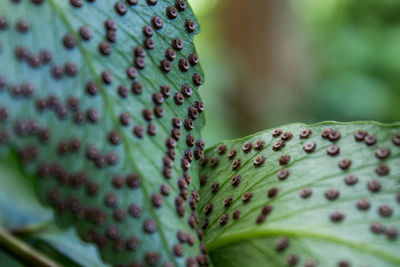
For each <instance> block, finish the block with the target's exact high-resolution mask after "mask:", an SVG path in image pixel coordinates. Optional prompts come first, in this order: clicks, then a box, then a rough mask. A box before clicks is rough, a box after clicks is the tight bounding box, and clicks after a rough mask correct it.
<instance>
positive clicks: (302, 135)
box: [299, 129, 312, 139]
mask: <svg viewBox="0 0 400 267" xmlns="http://www.w3.org/2000/svg"><path fill="white" fill-rule="evenodd" d="M311 134H312V131H311V130H310V129H303V130H301V131H300V134H299V136H300V138H301V139H305V138H308V137H310V135H311Z"/></svg>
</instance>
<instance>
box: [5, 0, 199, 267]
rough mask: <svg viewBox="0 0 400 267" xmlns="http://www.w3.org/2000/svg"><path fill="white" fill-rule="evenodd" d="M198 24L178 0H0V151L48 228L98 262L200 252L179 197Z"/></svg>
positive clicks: (192, 167) (188, 166)
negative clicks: (26, 179) (32, 194)
mask: <svg viewBox="0 0 400 267" xmlns="http://www.w3.org/2000/svg"><path fill="white" fill-rule="evenodd" d="M198 31H199V26H198V23H197V20H196V18H194V16H193V13H192V11H191V9H190V7H189V6H188V5H187V4H186V2H185V1H177V2H176V3H175V1H172V0H168V1H156V0H154V1H152V0H148V1H137V3H136V1H124V2H122V1H81V0H71V1H56V0H32V1H8V0H7V1H1V3H0V44H1V51H0V62H2V64H1V65H0V158H3V160H4V162H7V161H6V159H7V155H8V154H9V153H10V151H16V153H17V154H18V155H19V159H20V161H21V162H22V163H23V168H24V170H25V172H26V173H27V174H28V175H36V176H37V182H36V183H37V185H38V186H37V189H38V190H37V191H38V193H39V196H40V198H41V200H42V201H43V202H45V203H49V204H50V205H51V206H52V207H53V208H54V209H55V210H56V218H57V221H58V223H59V225H61V226H64V227H69V226H74V227H75V228H76V229H77V230H78V233H79V235H80V236H81V237H82V238H84V239H85V240H86V241H88V242H92V243H95V244H96V245H97V246H98V248H99V249H100V254H101V256H102V258H103V259H104V261H105V262H107V263H110V264H113V265H118V264H120V265H123V266H124V265H125V264H139V265H140V264H145V265H162V264H167V266H169V265H185V264H188V265H195V264H197V260H196V257H197V258H198V259H199V261H200V262H204V261H206V260H207V259H206V258H205V256H204V255H203V254H202V253H201V250H200V242H199V240H198V239H197V238H196V231H195V228H196V217H195V215H192V214H191V213H192V211H191V208H190V205H189V203H188V202H189V198H190V199H192V200H191V201H192V202H193V197H191V194H192V191H193V190H196V189H197V188H198V181H197V179H195V178H196V177H197V175H198V171H197V169H198V167H197V159H193V150H194V149H195V145H194V144H192V141H195V140H198V139H200V129H201V128H202V127H203V124H204V119H203V115H202V113H201V112H202V111H203V105H202V102H201V101H200V99H199V94H198V91H197V89H198V86H199V85H200V84H201V83H202V82H203V81H202V76H201V75H202V73H201V69H200V66H199V65H198V58H197V55H196V54H195V50H194V47H193V45H192V40H193V36H194V34H196V33H197V32H198ZM188 135H189V137H188V140H189V141H190V142H186V137H187V136H188ZM188 144H189V146H188ZM186 150H187V152H186V155H187V156H186V158H185V151H186ZM189 150H190V151H191V152H189ZM201 151H202V149H200V151H199V153H200V152H201ZM184 173H186V176H185V177H183V174H184ZM179 178H180V179H181V183H183V182H182V180H185V181H186V183H185V184H181V186H180V187H178V183H177V181H178V179H179ZM185 178H186V179H185ZM190 178H191V179H190ZM176 199H177V200H176ZM177 204H179V205H177ZM189 218H190V225H189V223H188V221H189ZM178 231H181V232H182V233H183V236H184V237H185V239H182V240H181V241H182V242H181V241H180V240H179V239H178V237H177V233H178ZM187 240H189V242H186V241H187ZM183 241H185V242H183Z"/></svg>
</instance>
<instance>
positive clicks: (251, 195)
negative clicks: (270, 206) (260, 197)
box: [242, 192, 253, 203]
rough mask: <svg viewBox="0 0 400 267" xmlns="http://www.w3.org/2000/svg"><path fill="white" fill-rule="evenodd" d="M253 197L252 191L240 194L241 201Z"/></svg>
mask: <svg viewBox="0 0 400 267" xmlns="http://www.w3.org/2000/svg"><path fill="white" fill-rule="evenodd" d="M252 198H253V193H252V192H245V193H244V194H243V195H242V201H243V203H248V202H250V201H251V199H252Z"/></svg>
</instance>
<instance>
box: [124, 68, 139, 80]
mask: <svg viewBox="0 0 400 267" xmlns="http://www.w3.org/2000/svg"><path fill="white" fill-rule="evenodd" d="M126 75H127V76H128V78H129V79H131V80H134V79H136V77H137V76H138V71H137V70H136V69H135V68H134V67H132V66H131V67H128V68H127V69H126Z"/></svg>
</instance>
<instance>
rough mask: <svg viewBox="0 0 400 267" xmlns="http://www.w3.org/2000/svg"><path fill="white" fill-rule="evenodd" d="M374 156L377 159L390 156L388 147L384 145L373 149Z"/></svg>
mask: <svg viewBox="0 0 400 267" xmlns="http://www.w3.org/2000/svg"><path fill="white" fill-rule="evenodd" d="M375 156H376V157H377V158H378V159H386V158H387V157H389V156H390V149H388V148H386V147H381V148H378V149H377V150H376V151H375Z"/></svg>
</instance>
